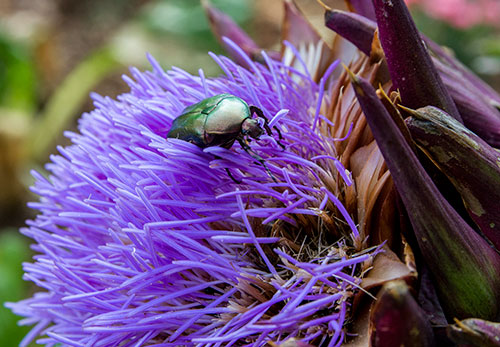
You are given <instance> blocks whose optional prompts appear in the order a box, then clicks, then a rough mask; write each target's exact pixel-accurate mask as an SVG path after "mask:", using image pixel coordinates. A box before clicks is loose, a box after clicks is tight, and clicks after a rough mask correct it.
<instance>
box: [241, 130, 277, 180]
mask: <svg viewBox="0 0 500 347" xmlns="http://www.w3.org/2000/svg"><path fill="white" fill-rule="evenodd" d="M236 140H238V142H239V143H240V145H241V148H243V149H244V150H245V152H247V153H248V154H249V155H250V156H251V157H252V158H254V159H255V160H257V161H258V162H259V163H260V165H262V166H263V167H264V169H266V172H267V174H268V175H269V177H271V178H272V179H273V181H274V183H278V181H276V178H275V177H274V175H273V174H272V172H271V170H269V168H268V167H267V165H266V162H265V160H264V159H263V158H262V157H261V156H260V155H258V154H257V153H255V152H254V151H253V150H252V148H250V146H249V145H248V144H247V143H246V142H245V140H244V139H242V138H240V137H237V138H236Z"/></svg>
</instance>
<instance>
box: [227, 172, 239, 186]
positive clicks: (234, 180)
mask: <svg viewBox="0 0 500 347" xmlns="http://www.w3.org/2000/svg"><path fill="white" fill-rule="evenodd" d="M226 172H227V175H228V176H229V178H230V179H232V180H233V182H234V183H236V184H241V181H238V180H237V179H236V178H234V177H233V175H232V174H231V171H229V169H228V168H226Z"/></svg>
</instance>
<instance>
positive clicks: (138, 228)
mask: <svg viewBox="0 0 500 347" xmlns="http://www.w3.org/2000/svg"><path fill="white" fill-rule="evenodd" d="M233 48H234V49H235V50H238V48H237V46H235V45H233ZM287 49H288V51H287V54H285V56H286V57H287V59H284V60H283V61H284V62H285V61H292V60H293V61H294V63H293V64H289V63H284V62H281V61H276V60H272V59H270V58H268V57H267V56H266V55H265V54H264V55H263V57H264V60H265V62H266V64H265V65H261V64H257V63H253V62H252V61H251V60H250V59H248V58H247V57H246V55H245V54H244V53H243V52H240V55H241V58H242V59H243V60H244V61H246V62H247V64H248V66H249V70H247V69H244V68H243V67H241V66H239V65H237V64H235V63H233V62H232V61H231V60H229V59H227V58H225V57H220V56H215V55H213V58H214V59H215V61H216V62H217V63H218V64H219V66H220V67H221V68H222V70H223V71H224V74H225V76H224V77H219V78H214V79H212V78H205V77H204V75H203V72H202V71H201V70H200V73H199V76H193V75H190V74H189V73H187V72H185V71H182V70H180V69H177V68H173V69H172V70H170V71H167V72H165V71H164V70H162V68H161V67H160V66H159V65H158V64H157V63H156V62H155V61H154V60H153V59H152V58H151V59H150V61H151V64H152V66H153V70H152V71H149V72H145V73H142V72H139V71H137V70H136V69H132V77H133V78H128V77H126V78H125V79H126V82H127V83H128V84H129V86H130V89H131V90H130V92H129V93H126V94H123V95H121V96H119V97H118V99H117V100H112V99H110V98H106V97H101V96H98V95H94V96H93V99H94V103H95V107H96V108H95V110H94V111H92V112H90V113H88V114H85V115H83V117H82V119H81V121H80V124H79V131H80V133H67V136H68V137H69V138H70V139H71V141H72V145H71V146H68V147H61V148H59V152H60V155H57V156H53V157H52V158H51V160H52V162H51V163H50V164H48V165H47V169H48V170H49V171H50V172H51V177H50V178H49V179H46V178H44V177H43V176H42V175H41V174H39V173H36V172H35V173H34V176H35V178H36V184H35V186H34V187H33V191H34V192H35V193H37V194H38V195H40V197H41V199H40V202H38V203H32V204H31V207H32V208H34V209H37V210H38V211H39V215H38V216H37V217H36V219H35V220H33V221H29V222H28V225H29V227H28V228H25V229H23V230H22V232H23V233H24V234H25V235H27V236H28V237H31V238H33V239H34V240H35V241H36V244H35V245H34V246H33V248H34V250H35V251H36V252H37V255H36V256H35V257H34V262H33V263H29V264H25V266H24V269H25V272H26V274H25V278H26V279H27V280H30V281H32V282H34V283H35V284H36V285H37V286H39V287H40V288H43V290H41V291H40V292H38V293H36V294H34V296H33V297H32V298H30V299H27V300H24V301H21V302H19V303H10V304H8V306H9V307H10V308H11V309H12V310H13V311H14V312H15V313H17V314H19V315H21V316H24V317H26V318H25V319H24V320H23V321H22V323H23V324H30V325H35V327H34V328H33V330H32V331H31V333H30V334H29V335H28V336H26V338H25V340H24V341H23V342H22V346H26V345H27V344H28V343H29V342H30V341H31V340H33V339H35V338H36V337H37V336H41V337H40V338H39V339H38V343H40V344H45V345H47V346H53V345H55V344H62V345H64V346H122V347H123V346H180V345H184V346H190V345H198V346H219V345H252V346H262V345H265V344H266V343H269V344H271V345H273V344H274V345H278V344H281V343H283V342H284V341H290V342H292V341H301V343H303V344H308V343H310V344H315V345H329V346H338V345H340V344H341V343H342V341H343V339H344V335H345V331H344V323H345V321H346V317H348V315H349V311H350V309H351V307H350V303H351V300H350V299H351V298H352V296H353V294H354V293H355V292H356V291H357V290H358V287H359V284H360V278H361V277H362V276H361V274H362V273H363V272H364V271H365V270H367V269H368V267H369V266H370V265H371V260H372V258H373V256H374V254H377V253H378V252H379V249H378V248H377V249H374V250H372V251H371V252H370V251H369V250H366V249H365V250H363V247H361V246H360V245H361V244H362V243H363V242H364V241H363V238H364V235H363V234H361V235H360V233H359V232H358V229H357V226H356V224H358V223H357V222H355V221H353V219H351V214H350V213H349V212H348V211H347V210H346V208H345V207H344V206H343V205H342V203H341V200H342V199H339V195H343V194H345V191H344V190H347V189H350V188H349V187H350V186H351V185H352V181H351V177H350V175H349V174H347V173H346V172H347V171H346V170H345V169H344V168H343V166H342V164H341V162H340V161H339V160H338V158H339V157H338V154H337V146H338V144H339V141H342V140H343V138H340V137H338V136H335V135H334V134H333V132H332V131H330V130H329V129H330V124H329V120H328V119H326V118H325V117H323V116H322V115H323V114H325V112H326V111H325V110H327V109H330V108H331V106H332V103H333V102H334V100H331V97H330V96H331V95H335V94H332V93H331V90H332V88H333V87H334V85H333V84H331V83H326V81H327V79H328V78H329V76H330V74H331V73H332V72H333V70H334V68H335V66H336V64H335V63H334V64H332V65H330V67H329V68H328V69H327V71H326V72H325V74H324V75H323V77H322V78H321V80H320V81H319V83H316V82H315V81H314V80H313V79H312V78H311V77H310V75H309V73H308V72H307V71H308V70H310V69H308V68H306V66H309V65H310V64H311V61H310V60H307V57H301V56H300V55H299V53H298V52H297V51H296V50H295V49H294V48H293V47H292V46H291V45H288V46H287ZM304 60H305V61H304ZM325 89H326V90H329V91H330V92H329V93H324V90H325ZM220 93H231V94H233V95H235V96H238V97H240V98H242V99H243V100H245V101H246V102H247V103H248V104H249V105H255V106H257V107H259V108H260V109H262V110H263V112H264V114H265V115H266V116H267V117H268V118H269V119H270V123H271V126H276V127H277V128H278V129H280V131H281V133H282V135H283V139H282V140H281V141H280V142H281V143H283V144H284V145H285V146H286V149H285V150H283V149H282V148H281V147H280V146H279V145H278V144H277V142H276V138H273V137H271V136H267V135H266V136H262V137H261V139H260V140H259V141H254V142H252V143H251V144H250V145H251V147H252V150H253V151H255V153H257V154H258V155H259V156H261V157H262V158H264V160H265V163H266V166H267V167H268V168H269V170H270V171H271V173H272V175H273V176H274V177H275V178H276V181H277V182H274V181H273V180H272V178H271V177H270V176H269V175H268V173H267V172H266V170H265V168H264V167H263V166H262V165H260V164H259V163H256V162H255V160H254V159H253V158H252V157H251V156H250V155H249V154H248V153H246V152H245V151H244V150H243V149H242V148H241V147H240V146H239V145H238V144H235V145H234V146H233V148H232V149H230V150H227V149H224V148H220V147H209V148H206V149H204V150H202V149H200V148H198V147H197V146H195V145H194V144H191V143H188V142H185V141H181V140H177V139H166V134H167V132H168V131H169V129H170V126H171V124H172V121H173V120H174V119H175V118H176V117H177V116H178V115H179V114H180V113H181V112H182V110H183V109H184V108H185V107H186V106H188V105H191V104H193V103H196V102H198V101H200V100H202V99H204V98H207V97H210V96H213V95H216V94H220ZM226 168H229V169H230V171H231V174H232V175H233V176H234V177H235V178H236V179H237V180H239V181H242V183H241V184H236V183H235V182H234V181H233V180H232V179H231V178H230V177H229V176H228V175H227V173H226V170H225V169H226ZM335 215H337V216H342V217H343V218H337V217H335V218H334V216H335Z"/></svg>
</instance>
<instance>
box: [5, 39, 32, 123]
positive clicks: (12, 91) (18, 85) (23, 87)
mask: <svg viewBox="0 0 500 347" xmlns="http://www.w3.org/2000/svg"><path fill="white" fill-rule="evenodd" d="M0 107H3V108H10V109H16V110H20V111H25V112H26V113H31V112H33V111H34V110H35V108H36V75H35V68H34V65H33V60H32V55H31V54H30V52H29V49H28V48H27V47H26V45H25V44H24V43H22V42H16V41H14V40H11V39H9V38H8V37H7V36H6V35H5V34H2V32H1V31H0ZM0 116H1V115H0Z"/></svg>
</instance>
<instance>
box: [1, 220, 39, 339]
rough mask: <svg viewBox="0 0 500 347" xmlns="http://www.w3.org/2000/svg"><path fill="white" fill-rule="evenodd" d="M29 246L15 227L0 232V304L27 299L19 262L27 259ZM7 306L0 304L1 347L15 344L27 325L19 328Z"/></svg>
mask: <svg viewBox="0 0 500 347" xmlns="http://www.w3.org/2000/svg"><path fill="white" fill-rule="evenodd" d="M30 253H31V252H30V251H29V247H28V245H27V243H26V239H25V238H24V236H22V235H21V234H19V233H18V231H17V230H15V229H8V230H3V231H2V233H0V275H1V277H2V280H1V281H0V303H4V302H6V301H10V302H14V301H18V300H21V299H23V298H26V297H27V295H28V291H29V290H28V286H27V285H26V282H25V281H24V280H23V279H22V276H23V270H22V266H21V263H22V262H23V261H28V260H29V258H30ZM18 319H19V317H17V316H15V315H14V314H13V313H12V312H11V311H10V310H9V309H7V308H5V307H4V306H3V304H2V305H0V346H5V347H10V346H18V345H19V342H20V341H21V340H22V338H23V337H24V335H26V333H27V332H28V331H29V330H30V327H18V326H17V320H18Z"/></svg>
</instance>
